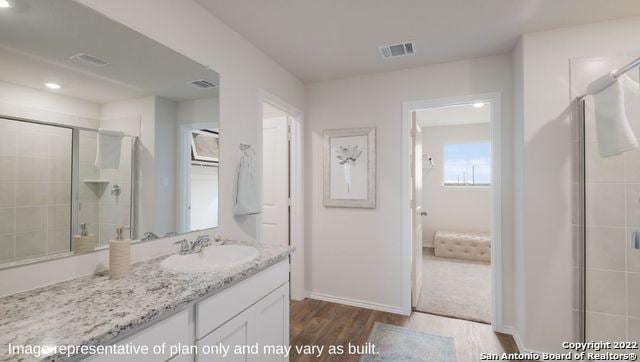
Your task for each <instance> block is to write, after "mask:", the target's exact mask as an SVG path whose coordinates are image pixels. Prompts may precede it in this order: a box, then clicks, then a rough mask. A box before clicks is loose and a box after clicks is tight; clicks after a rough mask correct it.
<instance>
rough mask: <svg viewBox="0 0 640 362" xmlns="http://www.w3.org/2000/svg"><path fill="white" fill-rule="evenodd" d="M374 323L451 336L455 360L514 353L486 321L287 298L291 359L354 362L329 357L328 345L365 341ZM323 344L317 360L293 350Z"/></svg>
mask: <svg viewBox="0 0 640 362" xmlns="http://www.w3.org/2000/svg"><path fill="white" fill-rule="evenodd" d="M375 322H382V323H387V324H392V325H397V326H402V327H405V328H409V329H413V330H417V331H421V332H427V333H434V334H440V335H444V336H451V337H453V339H454V344H455V348H456V355H457V360H458V362H466V361H469V362H471V361H473V362H476V361H479V360H480V353H482V352H495V353H502V352H507V353H511V352H517V348H516V345H515V343H514V341H513V339H512V338H511V336H508V335H504V334H500V333H495V332H494V331H493V330H492V329H491V326H490V325H488V324H482V323H476V322H470V321H465V320H460V319H453V318H447V317H441V316H436V315H432V314H426V313H419V312H414V313H412V314H411V315H410V316H408V317H407V316H401V315H397V314H392V313H386V312H378V311H374V310H370V309H364V308H358V307H351V306H347V305H342V304H335V303H329V302H323V301H319V300H314V299H305V300H303V301H291V312H290V335H291V337H290V338H291V345H292V346H294V348H292V354H293V355H292V356H291V357H290V360H291V361H318V360H321V361H358V360H359V359H360V358H359V357H358V356H346V355H344V356H329V355H327V354H326V350H327V349H328V348H329V347H328V346H329V345H332V344H334V345H344V346H346V345H347V344H348V343H349V342H351V343H352V344H354V345H362V344H364V343H366V341H367V338H368V337H369V333H370V332H371V329H372V328H373V324H374V323H375ZM304 345H323V346H325V353H324V356H322V357H321V358H320V359H317V358H314V357H312V356H308V355H297V354H295V353H294V351H295V346H304Z"/></svg>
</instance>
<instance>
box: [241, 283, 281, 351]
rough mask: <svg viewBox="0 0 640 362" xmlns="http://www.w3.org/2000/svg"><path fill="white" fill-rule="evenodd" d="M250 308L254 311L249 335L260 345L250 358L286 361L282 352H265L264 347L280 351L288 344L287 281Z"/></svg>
mask: <svg viewBox="0 0 640 362" xmlns="http://www.w3.org/2000/svg"><path fill="white" fill-rule="evenodd" d="M251 309H253V311H254V315H253V318H252V320H251V322H250V323H251V324H250V328H251V332H252V333H251V336H252V337H253V338H254V339H255V340H254V343H255V342H257V343H258V345H259V347H260V348H259V349H258V355H257V356H252V360H253V361H260V362H262V361H288V360H289V359H288V358H285V357H284V355H282V354H273V352H274V350H269V351H268V352H267V353H265V348H267V347H274V348H278V350H279V351H281V348H282V347H283V346H289V283H286V284H284V285H282V286H281V287H280V288H278V289H276V290H274V291H273V292H271V293H270V294H269V295H267V296H266V297H264V298H263V299H261V300H260V301H259V302H258V303H256V304H255V305H254V306H253V307H252V308H251Z"/></svg>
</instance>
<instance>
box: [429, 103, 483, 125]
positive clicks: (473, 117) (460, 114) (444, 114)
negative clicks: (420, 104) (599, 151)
mask: <svg viewBox="0 0 640 362" xmlns="http://www.w3.org/2000/svg"><path fill="white" fill-rule="evenodd" d="M490 120H491V107H490V106H489V105H487V104H485V105H484V106H483V107H482V108H476V107H473V105H471V104H467V105H460V106H450V107H437V108H429V109H424V110H420V111H416V121H417V122H418V125H419V126H420V127H440V126H459V125H466V124H479V123H489V121H490Z"/></svg>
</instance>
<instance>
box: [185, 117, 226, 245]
mask: <svg viewBox="0 0 640 362" xmlns="http://www.w3.org/2000/svg"><path fill="white" fill-rule="evenodd" d="M216 126H218V125H217V124H216V123H215V122H199V123H184V124H181V125H180V132H179V133H178V202H177V204H178V210H177V214H176V215H178V225H177V226H178V230H179V233H186V232H190V231H192V230H191V226H190V225H189V221H190V215H189V213H188V212H187V211H185V210H187V207H188V206H189V205H190V203H191V184H190V182H189V181H190V178H189V175H190V174H191V170H190V168H189V166H190V165H191V131H192V130H194V129H206V128H216ZM219 131H220V128H219V126H218V132H219ZM219 172H220V166H219V163H218V225H216V228H217V227H219V226H220V204H219V203H220V174H219Z"/></svg>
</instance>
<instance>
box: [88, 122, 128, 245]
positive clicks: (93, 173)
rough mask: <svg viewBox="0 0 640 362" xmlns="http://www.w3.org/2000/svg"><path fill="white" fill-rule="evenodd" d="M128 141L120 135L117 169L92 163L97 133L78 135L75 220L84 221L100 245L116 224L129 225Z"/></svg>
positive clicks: (106, 243) (114, 231)
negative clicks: (114, 192) (116, 189)
mask: <svg viewBox="0 0 640 362" xmlns="http://www.w3.org/2000/svg"><path fill="white" fill-rule="evenodd" d="M132 142H133V141H132V139H131V138H130V137H125V138H124V139H123V141H122V149H121V153H120V165H119V168H118V169H117V170H101V169H98V168H97V167H95V160H96V150H97V133H95V132H85V131H81V132H80V135H79V150H80V154H79V165H78V166H79V179H80V180H79V184H78V193H79V206H78V223H87V224H88V228H89V231H90V233H92V234H95V235H96V238H97V240H98V245H100V246H103V245H108V243H109V240H110V239H113V238H114V237H115V235H116V228H117V227H119V226H123V227H130V226H131V179H132V178H131V156H132V155H131V152H132V149H133V145H132ZM94 181H105V182H94ZM114 185H118V186H120V195H119V196H116V195H115V194H113V193H112V192H111V191H112V188H113V186H114Z"/></svg>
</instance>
